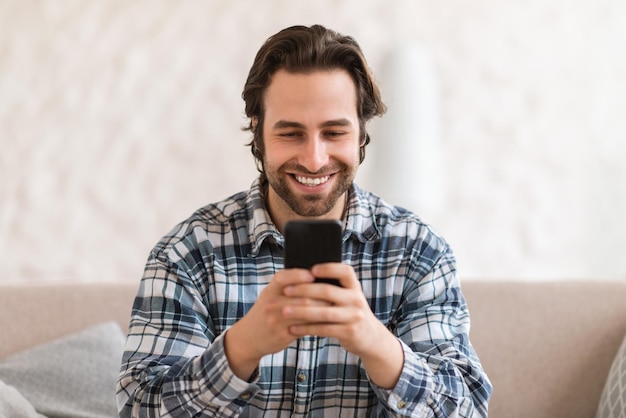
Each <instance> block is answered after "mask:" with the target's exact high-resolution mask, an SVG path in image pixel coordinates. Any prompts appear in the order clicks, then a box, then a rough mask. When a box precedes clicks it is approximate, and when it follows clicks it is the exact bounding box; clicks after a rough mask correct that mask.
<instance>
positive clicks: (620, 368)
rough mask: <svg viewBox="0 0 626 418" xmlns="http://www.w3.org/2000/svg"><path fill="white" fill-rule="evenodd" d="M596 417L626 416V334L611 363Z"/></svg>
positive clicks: (619, 417)
mask: <svg viewBox="0 0 626 418" xmlns="http://www.w3.org/2000/svg"><path fill="white" fill-rule="evenodd" d="M596 418H626V336H625V337H624V341H622V345H621V346H620V349H619V350H618V352H617V355H616V356H615V359H614V360H613V364H612V365H611V370H610V371H609V376H608V378H607V380H606V384H605V385H604V390H603V391H602V397H601V398H600V405H599V406H598V414H597V416H596Z"/></svg>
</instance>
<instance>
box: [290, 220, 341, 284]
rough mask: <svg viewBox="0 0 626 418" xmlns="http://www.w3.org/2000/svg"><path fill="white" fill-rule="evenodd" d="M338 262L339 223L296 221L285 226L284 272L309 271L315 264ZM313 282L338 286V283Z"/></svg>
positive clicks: (327, 280)
mask: <svg viewBox="0 0 626 418" xmlns="http://www.w3.org/2000/svg"><path fill="white" fill-rule="evenodd" d="M328 262H337V263H340V262H341V223H340V222H339V221H336V220H330V219H329V220H298V221H290V222H287V224H286V225H285V268H303V269H310V268H311V267H313V266H314V265H315V264H320V263H328ZM315 281H316V282H322V283H330V284H334V285H336V286H340V284H339V280H337V279H333V278H320V277H318V278H317V279H316V280H315Z"/></svg>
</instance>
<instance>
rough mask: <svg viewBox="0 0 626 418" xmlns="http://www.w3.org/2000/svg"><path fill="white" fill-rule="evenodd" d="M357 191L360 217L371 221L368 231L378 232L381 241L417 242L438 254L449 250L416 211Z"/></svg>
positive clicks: (441, 238) (369, 193)
mask: <svg viewBox="0 0 626 418" xmlns="http://www.w3.org/2000/svg"><path fill="white" fill-rule="evenodd" d="M356 190H357V197H358V200H359V201H360V204H359V208H360V209H359V215H361V216H364V217H369V218H370V220H371V225H370V228H372V229H374V230H375V231H377V233H378V234H379V238H380V239H388V238H405V239H406V240H407V241H408V242H416V241H417V242H421V243H422V245H423V244H428V245H429V246H431V247H435V248H439V249H441V250H447V249H448V244H447V242H446V241H445V239H444V238H443V236H441V235H440V234H439V233H438V232H437V231H436V230H435V229H434V228H433V227H432V225H430V224H429V223H427V222H426V221H424V220H423V219H422V218H421V217H420V216H419V215H418V214H417V213H416V212H415V211H413V210H411V209H408V208H405V207H403V206H398V205H393V204H391V203H388V202H387V201H385V199H384V198H383V197H381V196H379V195H377V194H375V193H372V192H369V191H366V190H363V189H358V188H357V189H356Z"/></svg>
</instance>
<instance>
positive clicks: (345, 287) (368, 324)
mask: <svg viewBox="0 0 626 418" xmlns="http://www.w3.org/2000/svg"><path fill="white" fill-rule="evenodd" d="M311 273H312V274H313V276H315V277H334V278H338V279H339V281H340V283H341V285H342V287H337V286H333V285H330V284H320V283H310V282H309V281H302V282H301V283H297V284H293V285H287V286H285V287H284V294H285V295H286V296H288V297H290V298H296V299H297V300H301V301H318V302H325V303H298V304H293V303H289V304H286V305H284V306H283V308H282V309H283V316H284V318H287V319H289V320H291V321H293V322H292V323H291V324H290V325H289V327H288V332H287V334H288V335H291V336H304V335H317V336H322V337H334V338H336V339H338V340H339V343H340V344H341V345H342V346H343V348H345V349H346V350H347V351H349V352H351V353H353V354H355V355H357V356H359V357H360V358H361V360H362V361H363V365H364V367H365V369H366V370H367V372H368V374H369V376H370V378H371V379H372V381H373V382H374V383H375V384H377V385H378V386H380V387H383V388H388V389H391V388H393V387H394V386H395V385H396V383H397V381H398V378H399V377H400V373H401V372H402V367H403V365H404V353H403V351H402V347H401V345H400V342H399V341H398V340H397V338H396V337H395V336H394V335H393V334H392V333H391V332H390V331H389V330H388V329H387V328H386V327H385V326H384V325H383V324H382V323H381V322H380V321H379V320H378V318H376V316H375V315H374V313H373V312H372V311H371V309H370V307H369V305H368V303H367V300H366V299H365V295H364V294H363V291H362V290H361V284H360V283H359V281H358V279H357V277H356V273H355V272H354V269H353V268H352V267H351V266H349V265H346V264H340V263H325V264H318V265H316V266H314V267H313V269H312V270H311Z"/></svg>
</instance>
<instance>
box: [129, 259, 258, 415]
mask: <svg viewBox="0 0 626 418" xmlns="http://www.w3.org/2000/svg"><path fill="white" fill-rule="evenodd" d="M183 270H184V269H180V268H177V267H176V266H174V265H168V263H167V262H165V261H161V260H158V259H157V257H156V256H153V257H152V258H151V259H150V260H149V261H148V264H147V265H146V270H145V274H144V278H143V279H142V282H141V285H140V288H139V292H138V294H137V297H136V299H135V303H134V306H133V311H132V316H131V322H130V328H129V333H128V337H127V341H126V347H125V351H124V355H123V358H122V368H121V373H120V377H119V380H118V384H117V403H118V409H119V411H120V416H121V417H131V416H132V417H139V416H141V417H152V416H155V417H156V416H164V417H168V416H180V415H181V414H187V415H189V416H194V415H196V414H199V413H200V412H201V411H204V412H205V413H207V412H210V411H212V410H213V411H215V413H216V414H217V410H218V406H217V405H221V406H220V407H219V408H221V409H220V414H221V415H220V416H237V415H238V414H239V412H240V411H241V409H242V408H243V406H245V400H241V399H240V398H239V396H240V395H241V394H244V393H253V392H254V391H255V390H257V389H256V386H255V385H254V384H251V383H248V382H245V381H243V380H241V379H239V378H237V376H235V375H234V374H233V372H232V371H231V369H230V368H229V365H228V361H227V358H226V355H225V352H224V345H223V334H222V335H215V332H214V330H213V329H212V325H211V323H210V321H207V319H208V318H210V316H209V313H208V310H207V308H206V306H204V303H203V301H202V297H201V295H200V292H199V291H198V289H197V288H196V287H195V286H194V284H193V282H192V281H191V280H190V278H188V277H185V276H184V275H182V271H183Z"/></svg>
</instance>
